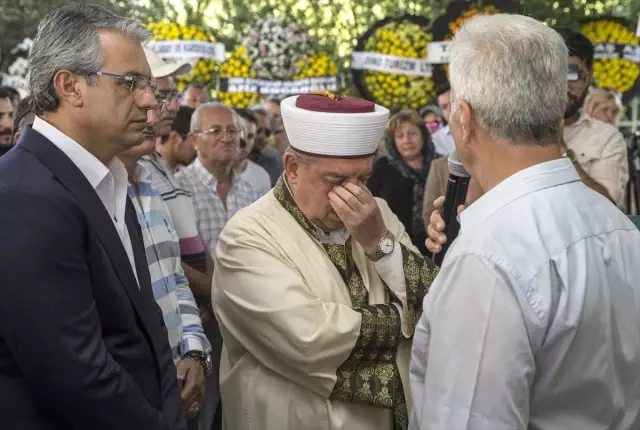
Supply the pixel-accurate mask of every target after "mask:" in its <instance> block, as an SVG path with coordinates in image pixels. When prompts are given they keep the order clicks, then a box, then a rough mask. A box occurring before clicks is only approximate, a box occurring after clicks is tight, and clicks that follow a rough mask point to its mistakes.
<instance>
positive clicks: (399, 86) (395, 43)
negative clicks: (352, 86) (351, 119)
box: [363, 21, 434, 109]
mask: <svg viewBox="0 0 640 430" xmlns="http://www.w3.org/2000/svg"><path fill="white" fill-rule="evenodd" d="M431 40H432V36H431V34H430V33H427V32H425V31H424V29H423V28H422V27H420V26H419V25H418V24H414V23H411V22H406V21H402V22H393V21H392V22H389V23H387V24H385V25H383V26H382V27H380V28H378V29H377V30H376V31H375V32H374V34H373V35H372V36H371V37H370V38H369V39H368V40H367V41H366V43H365V51H367V52H379V53H381V54H386V55H394V56H398V57H408V58H426V56H427V50H426V47H427V43H428V42H430V41H431ZM363 78H364V82H365V85H366V86H367V89H368V90H369V92H370V93H371V96H372V97H373V99H374V100H375V101H376V102H378V103H380V104H382V105H384V106H386V107H387V108H390V109H397V108H413V109H418V108H419V107H421V106H424V105H426V104H427V102H428V101H429V98H430V97H432V96H433V89H434V84H433V80H432V79H431V78H430V77H425V76H412V75H399V74H394V73H384V72H377V71H371V70H365V71H363Z"/></svg>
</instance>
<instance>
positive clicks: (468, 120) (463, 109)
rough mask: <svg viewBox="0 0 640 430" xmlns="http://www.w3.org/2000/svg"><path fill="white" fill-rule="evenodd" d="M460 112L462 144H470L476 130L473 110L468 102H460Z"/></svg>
mask: <svg viewBox="0 0 640 430" xmlns="http://www.w3.org/2000/svg"><path fill="white" fill-rule="evenodd" d="M458 112H459V115H460V119H459V120H460V128H461V129H462V142H463V143H465V144H468V143H469V142H470V141H471V136H473V134H474V133H475V129H476V123H475V115H474V113H473V108H472V107H471V105H470V104H469V103H468V102H467V101H465V100H460V101H459V102H458Z"/></svg>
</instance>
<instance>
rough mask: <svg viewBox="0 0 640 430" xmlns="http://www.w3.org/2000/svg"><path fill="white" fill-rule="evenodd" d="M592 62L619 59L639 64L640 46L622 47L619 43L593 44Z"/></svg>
mask: <svg viewBox="0 0 640 430" xmlns="http://www.w3.org/2000/svg"><path fill="white" fill-rule="evenodd" d="M593 49H594V51H595V53H594V56H593V58H594V60H605V59H616V60H617V59H620V58H623V59H625V60H629V61H633V62H634V63H640V45H623V44H619V43H607V42H603V43H594V44H593Z"/></svg>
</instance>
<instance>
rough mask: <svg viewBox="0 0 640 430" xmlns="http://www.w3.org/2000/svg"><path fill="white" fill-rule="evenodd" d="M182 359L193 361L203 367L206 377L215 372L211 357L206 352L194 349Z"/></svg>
mask: <svg viewBox="0 0 640 430" xmlns="http://www.w3.org/2000/svg"><path fill="white" fill-rule="evenodd" d="M182 358H183V360H186V359H191V360H194V361H196V362H198V363H199V364H200V365H201V366H202V370H204V374H205V376H208V375H210V374H211V372H212V371H213V364H212V362H211V356H210V355H209V354H207V353H206V352H204V351H198V350H196V349H193V350H191V351H189V352H187V353H186V354H185V355H184V356H183V357H182Z"/></svg>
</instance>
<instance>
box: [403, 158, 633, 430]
mask: <svg viewBox="0 0 640 430" xmlns="http://www.w3.org/2000/svg"><path fill="white" fill-rule="evenodd" d="M460 223H461V232H460V235H459V236H458V238H457V239H456V240H455V241H454V243H453V244H452V246H451V248H450V249H449V252H448V253H447V256H446V258H445V260H444V263H443V267H442V269H441V272H440V274H439V275H438V277H437V278H436V280H435V281H434V284H433V285H432V287H431V290H430V292H429V294H428V295H427V296H426V298H425V301H424V313H423V315H422V318H421V320H420V322H419V324H418V327H417V328H416V332H415V338H414V343H413V350H412V360H411V367H410V381H411V392H412V396H413V410H412V417H411V423H410V426H409V428H410V429H412V430H417V429H420V430H422V429H451V430H468V429H475V430H507V429H509V430H514V429H550V430H555V429H567V430H574V429H575V430H577V429H580V430H605V429H621V430H622V429H624V430H626V429H638V428H640V378H639V374H640V260H639V257H640V232H639V231H638V230H637V229H636V228H635V226H634V225H633V224H632V223H631V221H629V219H628V218H627V217H626V216H625V215H624V214H623V213H622V212H620V211H619V210H618V209H617V208H616V207H615V206H614V205H613V204H612V203H611V202H610V201H608V200H607V199H606V198H604V197H603V196H601V195H600V194H598V193H596V192H594V191H592V190H591V189H589V188H587V187H586V186H585V185H584V184H583V183H582V182H581V181H580V178H579V176H578V174H577V172H576V170H575V169H574V167H573V165H572V163H571V162H570V161H569V160H567V159H560V160H555V161H550V162H547V163H543V164H539V165H536V166H534V167H531V168H528V169H526V170H523V171H521V172H518V173H517V174H515V175H513V176H511V177H509V178H508V179H506V180H504V181H503V182H501V183H500V184H498V185H497V186H496V187H494V188H493V189H491V190H489V192H487V193H486V194H485V195H484V196H482V197H481V198H480V199H479V200H477V201H476V202H475V203H474V204H473V205H471V206H470V207H469V208H467V209H466V210H465V211H464V212H462V214H461V215H460Z"/></svg>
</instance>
